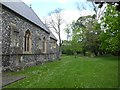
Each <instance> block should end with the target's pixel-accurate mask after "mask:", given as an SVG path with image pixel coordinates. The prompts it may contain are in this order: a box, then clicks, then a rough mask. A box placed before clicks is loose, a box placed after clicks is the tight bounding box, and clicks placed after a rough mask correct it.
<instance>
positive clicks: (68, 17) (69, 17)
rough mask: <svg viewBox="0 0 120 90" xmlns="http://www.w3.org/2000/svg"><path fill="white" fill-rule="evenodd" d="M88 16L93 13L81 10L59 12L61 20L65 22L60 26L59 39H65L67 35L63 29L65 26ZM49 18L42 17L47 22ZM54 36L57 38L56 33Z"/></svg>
mask: <svg viewBox="0 0 120 90" xmlns="http://www.w3.org/2000/svg"><path fill="white" fill-rule="evenodd" d="M90 14H93V13H91V12H90V11H86V10H82V11H81V12H80V11H78V10H63V11H62V12H61V15H62V17H63V20H64V21H65V22H64V23H63V24H62V25H61V38H62V40H66V39H67V35H66V33H65V31H64V28H65V27H66V25H67V24H70V23H72V21H73V20H77V19H78V18H79V17H80V16H87V15H90ZM49 18H50V16H47V17H44V19H46V20H49ZM51 31H52V30H51ZM53 33H54V32H53ZM54 35H55V36H56V37H57V38H58V36H57V35H56V33H54Z"/></svg>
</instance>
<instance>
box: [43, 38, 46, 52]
mask: <svg viewBox="0 0 120 90" xmlns="http://www.w3.org/2000/svg"><path fill="white" fill-rule="evenodd" d="M43 52H44V53H46V39H45V37H44V38H43Z"/></svg>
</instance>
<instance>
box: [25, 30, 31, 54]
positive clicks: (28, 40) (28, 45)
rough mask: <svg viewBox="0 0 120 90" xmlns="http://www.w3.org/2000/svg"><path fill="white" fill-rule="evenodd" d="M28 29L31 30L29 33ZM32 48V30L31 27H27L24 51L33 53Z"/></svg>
mask: <svg viewBox="0 0 120 90" xmlns="http://www.w3.org/2000/svg"><path fill="white" fill-rule="evenodd" d="M27 31H28V32H29V34H26V32H27ZM25 39H26V40H25ZM28 42H29V43H28ZM31 49H32V33H31V32H30V30H29V29H27V30H25V32H24V37H23V53H24V54H32V50H31Z"/></svg>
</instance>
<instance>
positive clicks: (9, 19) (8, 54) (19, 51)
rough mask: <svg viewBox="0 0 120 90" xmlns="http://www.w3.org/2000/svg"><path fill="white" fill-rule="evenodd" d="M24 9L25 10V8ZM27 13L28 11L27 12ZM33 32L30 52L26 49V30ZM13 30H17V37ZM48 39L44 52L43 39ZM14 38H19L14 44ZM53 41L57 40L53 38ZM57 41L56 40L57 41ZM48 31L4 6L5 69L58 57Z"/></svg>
mask: <svg viewBox="0 0 120 90" xmlns="http://www.w3.org/2000/svg"><path fill="white" fill-rule="evenodd" d="M23 11H24V10H23ZM26 13H27V12H26ZM27 30H29V31H30V33H31V45H30V52H25V51H24V48H25V47H24V46H25V45H24V44H25V43H24V42H25V41H24V37H25V32H26V31H27ZM12 32H17V33H18V35H17V39H15V37H14V34H13V33H12ZM44 38H45V39H46V52H45V53H43V39H44ZM14 40H17V43H16V45H14ZM53 41H55V40H54V39H53ZM55 42H56V41H55ZM50 48H51V39H50V35H49V33H48V32H46V31H44V30H43V29H42V28H40V27H38V26H36V25H35V24H34V23H32V22H30V21H28V20H27V19H25V18H24V17H22V16H20V15H18V14H17V13H15V12H13V11H12V10H10V9H8V8H7V7H4V6H3V7H2V66H3V69H6V68H9V69H11V70H16V68H24V67H27V66H32V65H36V64H39V63H42V62H46V61H52V60H53V59H56V58H57V55H56V52H57V47H56V48H54V49H53V50H52V51H51V49H50Z"/></svg>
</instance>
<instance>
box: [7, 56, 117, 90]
mask: <svg viewBox="0 0 120 90" xmlns="http://www.w3.org/2000/svg"><path fill="white" fill-rule="evenodd" d="M11 74H12V75H25V76H27V78H25V79H23V80H20V81H18V82H15V83H13V84H10V85H8V86H6V87H5V88H116V87H118V60H117V57H94V58H90V57H77V58H75V57H74V56H62V57H61V60H60V61H54V62H49V63H46V64H43V65H38V66H33V67H29V68H26V69H25V70H24V71H20V72H14V73H11Z"/></svg>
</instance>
